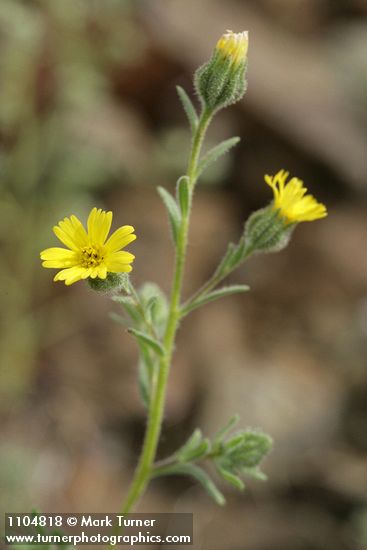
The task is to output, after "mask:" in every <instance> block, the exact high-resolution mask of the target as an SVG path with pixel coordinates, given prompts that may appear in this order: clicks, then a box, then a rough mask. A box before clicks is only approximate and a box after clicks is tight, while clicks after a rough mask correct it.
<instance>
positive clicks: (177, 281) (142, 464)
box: [121, 110, 212, 514]
mask: <svg viewBox="0 0 367 550" xmlns="http://www.w3.org/2000/svg"><path fill="white" fill-rule="evenodd" d="M211 118H212V113H210V112H208V111H206V110H203V112H202V114H201V116H200V120H199V124H198V126H197V129H196V131H195V133H194V135H193V139H192V146H191V152H190V157H189V162H188V167H187V176H188V177H189V180H190V184H189V186H190V205H191V200H192V194H193V191H194V188H195V184H196V180H197V167H198V161H199V157H200V152H201V147H202V144H203V140H204V136H205V133H206V130H207V128H208V125H209V123H210V121H211ZM189 222H190V208H189V209H188V212H187V214H186V215H184V216H183V217H182V222H181V226H180V231H179V236H178V242H177V247H176V258H175V269H174V276H173V284H172V291H171V298H170V306H169V314H168V320H167V326H166V331H165V335H164V339H163V346H164V349H165V354H164V356H163V357H162V358H161V359H160V361H159V369H158V373H157V378H156V381H155V384H154V388H153V392H152V393H153V394H152V398H151V400H150V405H149V411H148V422H147V428H146V432H145V438H144V443H143V448H142V451H141V455H140V458H139V462H138V465H137V468H136V471H135V474H134V478H133V480H132V483H131V486H130V490H129V492H128V494H127V497H126V499H125V502H124V504H123V506H122V509H121V512H122V513H123V514H126V513H128V512H130V511H131V510H132V509H133V507H134V506H135V505H136V503H137V502H138V500H139V498H140V497H141V496H142V494H143V493H144V491H145V489H146V488H147V485H148V483H149V481H150V479H151V477H152V471H153V468H152V466H153V463H154V460H155V456H156V451H157V446H158V441H159V437H160V433H161V428H162V420H163V413H164V404H165V397H166V389H167V381H168V375H169V370H170V366H171V360H172V354H173V349H174V342H175V337H176V332H177V328H178V325H179V321H180V301H181V290H182V281H183V275H184V268H185V258H186V249H187V239H188V231H189Z"/></svg>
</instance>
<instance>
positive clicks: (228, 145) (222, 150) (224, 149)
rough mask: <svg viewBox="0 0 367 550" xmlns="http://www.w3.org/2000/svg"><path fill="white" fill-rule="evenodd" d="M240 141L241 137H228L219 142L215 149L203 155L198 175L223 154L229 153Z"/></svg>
mask: <svg viewBox="0 0 367 550" xmlns="http://www.w3.org/2000/svg"><path fill="white" fill-rule="evenodd" d="M239 141H240V138H239V137H233V138H229V139H226V140H224V141H222V142H221V143H218V145H216V146H215V147H213V149H210V151H208V153H207V154H206V155H205V156H204V157H203V159H202V160H201V161H200V163H199V166H198V169H197V173H196V176H197V177H199V176H200V174H202V173H203V172H204V170H206V169H207V168H208V166H210V165H211V164H212V163H213V162H215V161H216V160H218V159H219V158H220V157H221V156H223V155H225V154H226V153H228V151H229V150H230V149H232V147H234V146H235V145H237V143H238V142H239Z"/></svg>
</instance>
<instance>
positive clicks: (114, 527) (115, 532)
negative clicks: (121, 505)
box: [4, 513, 193, 546]
mask: <svg viewBox="0 0 367 550" xmlns="http://www.w3.org/2000/svg"><path fill="white" fill-rule="evenodd" d="M4 541H5V544H7V545H9V546H12V545H17V546H19V545H25V544H28V545H32V544H33V545H49V544H54V545H64V546H65V545H71V546H78V545H83V544H88V545H111V546H124V545H126V546H134V545H142V544H151V545H154V544H160V545H162V544H167V545H168V544H171V545H172V544H176V545H192V544H193V515H192V514H186V513H183V514H154V513H153V514H128V515H123V514H88V513H84V514H38V513H32V514H23V513H12V514H5V537H4Z"/></svg>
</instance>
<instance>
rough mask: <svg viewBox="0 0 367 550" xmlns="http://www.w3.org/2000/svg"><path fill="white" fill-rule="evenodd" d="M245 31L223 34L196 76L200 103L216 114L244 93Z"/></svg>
mask: <svg viewBox="0 0 367 550" xmlns="http://www.w3.org/2000/svg"><path fill="white" fill-rule="evenodd" d="M247 50H248V32H247V31H243V32H238V33H234V32H232V31H227V32H225V33H224V34H223V35H222V36H221V38H220V39H219V40H218V42H217V44H216V47H215V48H214V52H213V54H212V56H211V58H210V59H209V61H208V62H207V63H204V65H202V66H201V67H199V68H198V70H197V71H196V73H195V87H196V91H197V93H198V95H199V98H200V101H201V103H202V105H203V107H205V108H206V109H208V110H209V112H213V113H214V112H215V111H217V110H218V109H223V108H224V107H228V105H232V104H233V103H236V102H237V101H239V100H240V99H241V98H242V97H243V95H244V94H245V92H246V87H247V82H246V69H247Z"/></svg>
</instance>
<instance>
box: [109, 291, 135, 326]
mask: <svg viewBox="0 0 367 550" xmlns="http://www.w3.org/2000/svg"><path fill="white" fill-rule="evenodd" d="M112 300H113V301H114V302H116V303H117V304H120V305H121V306H122V307H123V308H124V309H125V310H126V312H127V313H128V315H129V316H130V317H131V319H132V320H133V321H135V323H140V322H141V320H142V316H141V312H140V311H139V309H138V308H137V307H136V304H135V303H134V301H133V300H132V299H131V298H130V297H129V296H112ZM111 317H112V318H113V319H114V321H116V322H117V323H118V322H120V321H119V320H118V319H117V317H116V314H112V315H111ZM121 324H123V323H121Z"/></svg>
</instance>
